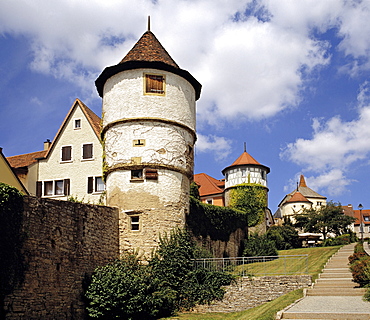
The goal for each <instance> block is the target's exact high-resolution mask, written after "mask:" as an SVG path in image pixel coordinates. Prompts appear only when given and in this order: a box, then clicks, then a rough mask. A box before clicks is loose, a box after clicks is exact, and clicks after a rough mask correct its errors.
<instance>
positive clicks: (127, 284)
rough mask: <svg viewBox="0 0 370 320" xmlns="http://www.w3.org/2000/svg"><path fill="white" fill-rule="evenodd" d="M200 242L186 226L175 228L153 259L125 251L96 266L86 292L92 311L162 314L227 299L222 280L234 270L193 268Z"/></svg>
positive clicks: (110, 315) (123, 315)
mask: <svg viewBox="0 0 370 320" xmlns="http://www.w3.org/2000/svg"><path fill="white" fill-rule="evenodd" d="M195 249H196V247H195V244H194V242H193V241H192V240H191V237H190V235H189V234H188V233H187V232H186V231H182V230H176V231H173V232H172V233H171V234H170V236H169V237H162V238H160V246H159V248H158V250H157V251H156V252H155V253H154V254H153V257H152V259H151V261H149V264H145V265H143V264H141V263H140V261H139V260H138V258H137V256H136V255H134V254H126V255H124V256H123V257H122V259H121V260H117V261H115V262H113V263H111V264H108V265H107V266H104V267H100V268H97V269H96V270H95V272H94V274H93V276H92V280H91V284H90V285H89V287H88V289H87V292H86V297H87V299H88V300H89V306H88V308H87V310H88V313H89V315H90V317H92V318H98V319H130V320H136V319H157V318H162V317H167V316H170V315H172V314H173V313H174V312H175V311H177V310H188V309H191V308H192V307H193V306H195V304H204V303H208V302H210V301H212V300H214V299H222V297H223V295H224V290H223V289H222V288H221V286H223V285H227V284H230V282H231V281H232V276H231V275H228V274H225V273H221V272H209V271H207V270H205V269H198V270H194V269H193V261H192V259H193V258H194V252H195Z"/></svg>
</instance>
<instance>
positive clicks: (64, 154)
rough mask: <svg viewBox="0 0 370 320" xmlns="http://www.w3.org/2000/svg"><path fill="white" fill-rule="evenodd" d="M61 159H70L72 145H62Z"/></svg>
mask: <svg viewBox="0 0 370 320" xmlns="http://www.w3.org/2000/svg"><path fill="white" fill-rule="evenodd" d="M61 158H62V161H71V160H72V146H65V147H62V157H61Z"/></svg>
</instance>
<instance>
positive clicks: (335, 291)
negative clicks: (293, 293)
mask: <svg viewBox="0 0 370 320" xmlns="http://www.w3.org/2000/svg"><path fill="white" fill-rule="evenodd" d="M365 292H366V289H364V288H356V289H354V288H313V289H307V295H308V296H363V295H364V294H365Z"/></svg>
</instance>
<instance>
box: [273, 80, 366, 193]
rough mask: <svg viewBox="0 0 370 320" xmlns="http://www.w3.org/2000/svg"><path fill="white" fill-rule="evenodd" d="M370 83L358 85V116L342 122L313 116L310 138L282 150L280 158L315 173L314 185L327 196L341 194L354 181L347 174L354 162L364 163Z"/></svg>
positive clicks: (339, 119) (337, 118)
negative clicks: (359, 88)
mask: <svg viewBox="0 0 370 320" xmlns="http://www.w3.org/2000/svg"><path fill="white" fill-rule="evenodd" d="M369 93H370V90H369V84H368V83H367V82H366V83H364V84H363V85H362V86H361V90H360V93H359V95H358V102H359V107H358V117H357V119H355V120H352V121H348V122H346V121H342V119H341V118H340V117H339V116H335V117H332V118H331V119H329V120H327V121H325V120H324V119H317V118H316V119H313V123H312V130H313V134H312V138H310V139H303V138H298V139H297V140H296V141H295V142H292V143H289V144H288V145H287V147H286V148H285V149H284V150H283V151H282V152H281V155H280V156H281V158H283V159H285V160H288V161H291V162H293V163H296V164H298V165H300V166H302V167H303V168H305V171H308V172H314V173H315V174H316V176H315V177H312V178H311V181H312V182H313V184H314V185H316V186H317V187H319V188H325V189H327V191H328V192H329V194H330V195H337V194H340V193H342V192H343V191H344V190H345V188H346V187H347V186H348V185H350V184H351V183H352V182H353V181H352V180H351V179H348V178H347V177H346V173H347V172H348V170H349V169H350V168H351V166H353V165H354V164H356V165H360V164H363V162H364V161H365V162H367V158H368V156H369V154H370V126H369V123H370V105H369V104H368V102H369Z"/></svg>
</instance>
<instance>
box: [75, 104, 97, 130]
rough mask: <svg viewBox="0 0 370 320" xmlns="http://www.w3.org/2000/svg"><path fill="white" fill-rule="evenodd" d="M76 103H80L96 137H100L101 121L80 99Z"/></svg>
mask: <svg viewBox="0 0 370 320" xmlns="http://www.w3.org/2000/svg"><path fill="white" fill-rule="evenodd" d="M76 101H77V102H78V103H79V105H80V107H81V109H82V111H83V113H84V114H85V116H86V118H87V120H88V121H89V122H90V124H91V126H92V128H93V130H94V131H95V133H96V135H97V136H98V137H100V131H101V119H100V118H99V117H98V116H97V115H96V114H95V113H94V112H93V111H92V110H91V109H90V108H88V107H87V106H86V105H85V104H84V103H83V102H82V101H81V100H80V99H76Z"/></svg>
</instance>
